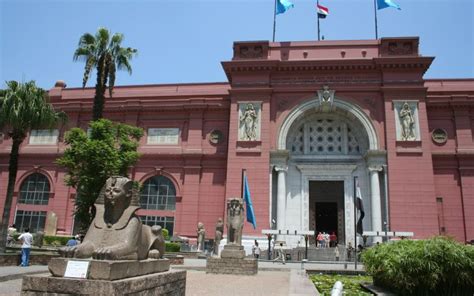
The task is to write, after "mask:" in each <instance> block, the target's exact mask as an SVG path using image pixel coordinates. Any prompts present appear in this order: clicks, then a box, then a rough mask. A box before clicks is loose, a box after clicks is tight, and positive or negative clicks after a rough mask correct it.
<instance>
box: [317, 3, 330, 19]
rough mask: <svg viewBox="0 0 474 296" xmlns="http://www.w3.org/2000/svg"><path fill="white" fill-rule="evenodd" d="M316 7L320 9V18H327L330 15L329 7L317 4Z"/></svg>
mask: <svg viewBox="0 0 474 296" xmlns="http://www.w3.org/2000/svg"><path fill="white" fill-rule="evenodd" d="M316 8H317V9H318V17H319V18H326V17H327V16H328V15H329V9H328V8H327V7H324V6H322V5H319V4H316Z"/></svg>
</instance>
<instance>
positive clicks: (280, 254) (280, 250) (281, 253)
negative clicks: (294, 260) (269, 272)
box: [273, 243, 286, 264]
mask: <svg viewBox="0 0 474 296" xmlns="http://www.w3.org/2000/svg"><path fill="white" fill-rule="evenodd" d="M277 252H278V256H277V257H276V258H275V259H273V263H275V261H278V260H281V262H282V263H283V264H286V263H285V260H286V258H285V255H286V254H285V249H283V243H280V246H279V247H278V250H277Z"/></svg>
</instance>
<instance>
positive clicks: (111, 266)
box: [48, 258, 170, 280]
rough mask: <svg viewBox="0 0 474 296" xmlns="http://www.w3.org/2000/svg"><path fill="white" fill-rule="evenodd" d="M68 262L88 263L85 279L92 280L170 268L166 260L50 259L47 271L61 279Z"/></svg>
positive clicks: (126, 276)
mask: <svg viewBox="0 0 474 296" xmlns="http://www.w3.org/2000/svg"><path fill="white" fill-rule="evenodd" d="M69 260H74V261H90V264H89V274H88V276H87V278H88V279H92V280H119V279H124V278H129V277H136V276H141V275H145V274H151V273H158V272H164V271H167V270H169V268H170V262H169V260H168V259H147V260H141V261H134V260H116V261H109V260H87V259H70V258H52V259H51V261H50V262H49V264H48V268H49V271H50V272H51V274H52V275H53V276H56V277H63V276H64V273H65V271H66V266H67V262H68V261H69Z"/></svg>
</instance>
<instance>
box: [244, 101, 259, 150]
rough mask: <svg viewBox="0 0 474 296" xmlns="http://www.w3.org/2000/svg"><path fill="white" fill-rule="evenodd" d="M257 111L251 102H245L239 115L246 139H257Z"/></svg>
mask: <svg viewBox="0 0 474 296" xmlns="http://www.w3.org/2000/svg"><path fill="white" fill-rule="evenodd" d="M257 120H258V116H257V111H255V107H254V106H253V104H251V103H249V104H247V107H246V109H245V111H244V113H243V114H242V116H241V117H240V123H241V125H243V126H244V139H243V140H246V141H255V140H256V139H257V124H258V123H257Z"/></svg>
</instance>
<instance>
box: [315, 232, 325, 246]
mask: <svg viewBox="0 0 474 296" xmlns="http://www.w3.org/2000/svg"><path fill="white" fill-rule="evenodd" d="M316 240H317V241H318V247H319V248H323V247H324V237H323V234H322V233H321V232H319V233H318V236H317V238H316Z"/></svg>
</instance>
